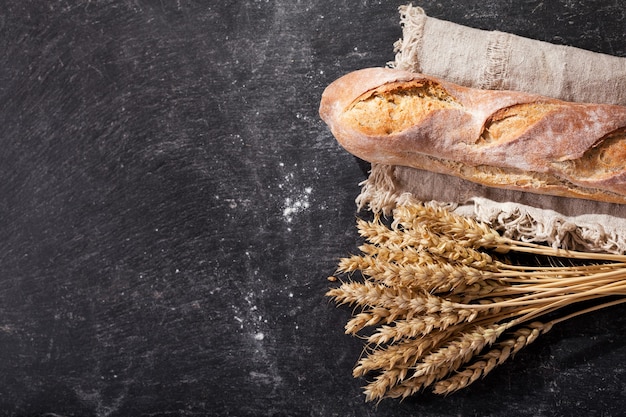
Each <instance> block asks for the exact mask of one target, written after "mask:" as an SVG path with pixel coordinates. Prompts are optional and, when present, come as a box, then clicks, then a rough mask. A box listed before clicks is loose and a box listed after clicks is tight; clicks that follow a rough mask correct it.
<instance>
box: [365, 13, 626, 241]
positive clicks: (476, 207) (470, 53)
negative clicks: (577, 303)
mask: <svg viewBox="0 0 626 417" xmlns="http://www.w3.org/2000/svg"><path fill="white" fill-rule="evenodd" d="M400 23H401V25H402V36H403V38H402V39H400V40H399V41H397V42H396V43H395V45H394V48H395V49H394V50H395V60H394V61H393V62H390V63H389V66H390V67H393V68H398V69H403V70H408V71H414V72H422V73H425V74H428V75H431V76H435V77H439V78H443V79H446V80H448V81H451V82H455V83H457V84H461V85H465V86H468V87H475V88H487V89H510V90H518V91H525V92H529V93H536V94H542V95H546V96H550V97H554V98H557V99H562V100H567V101H579V102H596V103H610V104H621V105H626V82H624V81H626V58H620V57H613V56H609V55H605V54H600V53H596V52H591V51H586V50H582V49H579V48H574V47H569V46H562V45H553V44H550V43H547V42H543V41H538V40H533V39H526V38H523V37H520V36H516V35H512V34H507V33H502V32H497V31H484V30H479V29H474V28H469V27H465V26H462V25H459V24H455V23H452V22H447V21H443V20H439V19H435V18H431V17H429V16H427V15H426V13H425V12H424V10H423V9H421V8H419V7H413V6H411V5H406V6H402V7H400ZM625 163H626V162H625ZM407 201H421V202H426V203H427V204H436V205H445V206H449V207H450V208H451V209H453V210H454V211H456V212H458V213H460V214H463V215H467V216H470V217H474V218H476V219H477V220H480V221H485V222H487V223H489V224H491V226H492V227H494V228H495V229H497V230H499V231H501V232H502V233H503V235H505V236H507V237H511V238H515V239H520V240H526V241H533V242H544V243H547V244H549V245H552V246H553V247H558V248H563V249H572V250H584V251H592V252H608V253H626V205H620V204H613V203H601V202H594V201H590V200H582V199H570V198H563V197H554V196H548V195H539V194H531V193H524V192H519V191H511V190H502V189H496V188H490V187H485V186H482V185H479V184H475V183H471V182H468V181H465V180H462V179H459V178H456V177H452V176H448V175H443V174H436V173H432V172H427V171H422V170H418V169H414V168H408V167H402V166H388V165H380V164H372V168H371V171H370V174H369V177H368V178H367V179H366V180H365V181H364V182H363V183H361V192H360V194H359V196H358V197H357V199H356V203H357V206H358V208H359V209H363V208H367V209H369V210H371V211H373V212H380V213H383V214H385V215H389V214H390V213H391V211H392V209H393V208H394V207H395V206H396V205H398V204H402V203H405V202H407Z"/></svg>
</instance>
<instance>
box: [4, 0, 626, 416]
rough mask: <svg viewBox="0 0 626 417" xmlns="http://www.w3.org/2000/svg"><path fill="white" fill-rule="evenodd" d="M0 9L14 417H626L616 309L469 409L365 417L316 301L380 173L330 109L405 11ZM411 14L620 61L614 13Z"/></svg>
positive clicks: (343, 352)
mask: <svg viewBox="0 0 626 417" xmlns="http://www.w3.org/2000/svg"><path fill="white" fill-rule="evenodd" d="M1 3H2V4H1V7H0V53H1V55H0V59H1V64H0V94H1V97H0V98H1V99H0V126H1V128H0V414H1V415H22V416H38V415H40V416H55V417H56V416H170V415H171V416H175V415H176V416H178V415H180V416H205V415H206V416H228V415H232V416H342V417H343V416H374V415H376V416H418V415H419V416H423V417H427V416H474V415H476V416H485V415H493V416H498V415H507V416H557V415H603V416H617V415H622V414H623V408H624V405H625V403H626V401H625V399H626V308H623V307H621V308H620V307H616V308H612V309H610V310H606V311H602V312H597V313H594V314H592V315H589V316H586V317H581V318H578V319H575V320H572V321H570V322H566V323H563V324H561V325H559V326H557V327H556V328H555V329H553V330H552V331H551V332H550V333H548V334H547V335H545V336H542V337H541V338H540V339H539V340H538V341H537V342H536V343H535V344H534V345H531V346H529V347H528V348H526V349H525V350H523V351H522V352H520V353H519V354H518V355H517V356H516V357H515V358H514V359H513V360H511V361H510V362H509V363H508V364H505V365H503V366H501V367H500V368H499V369H497V370H495V371H494V372H493V373H492V374H491V375H489V376H488V377H487V378H486V379H484V380H481V381H478V382H477V383H476V384H475V385H473V386H472V387H470V388H468V389H467V390H465V391H462V392H460V393H457V394H455V395H452V396H449V397H446V398H441V397H436V396H433V395H430V394H427V393H426V394H423V395H418V396H416V397H415V398H411V399H408V400H406V401H404V402H398V401H395V400H385V401H383V402H381V403H380V404H378V405H377V406H376V405H372V404H366V403H364V397H363V395H362V393H361V386H362V385H363V384H364V383H365V381H363V380H355V379H353V378H352V376H351V369H352V367H353V366H354V364H355V362H356V360H357V359H358V357H359V355H360V353H361V349H362V346H363V342H362V341H361V340H360V339H358V338H353V337H349V336H346V335H344V334H343V325H344V324H345V322H346V320H347V319H348V318H349V316H350V311H349V308H336V307H334V305H333V304H331V303H330V302H329V300H327V299H326V298H325V297H324V293H325V291H326V290H327V288H328V287H329V285H330V284H329V283H328V281H327V280H326V277H327V276H328V275H330V274H332V273H333V272H334V269H335V266H336V262H337V259H338V258H339V257H341V256H344V255H347V254H349V253H351V252H354V251H356V248H357V246H358V245H359V244H360V240H359V237H358V235H357V233H356V229H355V223H354V221H355V217H356V212H355V204H354V198H355V196H356V194H357V193H358V189H359V188H358V183H359V182H360V181H361V180H363V179H364V178H365V170H366V169H367V166H366V165H365V164H363V163H360V162H359V161H357V160H356V159H355V158H353V157H352V156H350V155H348V154H347V153H346V152H344V151H342V150H341V149H340V148H339V146H338V145H337V144H336V142H335V141H334V139H333V138H332V136H331V135H330V133H329V132H328V130H327V128H326V127H325V126H324V125H323V123H322V122H321V121H320V120H319V118H318V116H317V109H318V104H319V98H320V95H321V92H322V90H323V88H324V87H325V86H326V85H327V84H328V83H330V82H331V81H332V80H334V79H335V78H337V77H338V76H340V75H342V74H344V73H346V72H348V71H351V70H355V69H359V68H363V67H367V66H382V65H384V64H385V63H386V62H387V61H389V60H391V59H392V58H393V52H392V44H393V42H394V41H396V40H397V39H398V38H399V37H400V36H401V31H400V27H399V23H398V20H399V16H398V13H397V10H396V9H397V6H399V5H401V4H403V2H400V1H360V2H337V1H330V0H320V1H315V2H303V1H296V0H279V1H270V0H265V1H256V0H255V1H252V0H248V1H242V0H240V1H229V2H209V1H205V2H200V1H189V0H178V1H173V0H172V1H153V2H146V1H141V0H133V1H131V0H123V1H69V0H68V1H50V2H41V1H30V0H29V1H24V0H23V1H8V2H1ZM217 3H221V4H217ZM415 4H416V5H420V6H423V7H424V8H425V9H426V11H427V13H428V14H429V15H431V16H434V17H439V18H443V19H446V20H450V21H453V22H457V23H462V24H466V25H470V26H474V27H478V28H482V29H498V30H503V31H508V32H512V33H516V34H519V35H522V36H527V37H531V38H535V39H540V40H545V41H550V42H555V43H559V44H568V45H574V46H578V47H582V48H586V49H590V50H594V51H600V52H605V53H610V54H614V55H618V56H626V35H625V34H624V27H625V26H626V16H625V14H626V11H625V10H626V2H624V1H621V0H620V1H617V0H606V1H605V0H602V1H573V0H558V1H550V2H543V1H535V0H529V1H523V2H520V1H501V2H498V1H465V2H458V1H449V0H440V1H422V2H417V3H415Z"/></svg>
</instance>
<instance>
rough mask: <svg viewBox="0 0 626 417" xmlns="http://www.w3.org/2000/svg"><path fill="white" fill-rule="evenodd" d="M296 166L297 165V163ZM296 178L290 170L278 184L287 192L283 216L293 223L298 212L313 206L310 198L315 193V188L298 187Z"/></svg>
mask: <svg viewBox="0 0 626 417" xmlns="http://www.w3.org/2000/svg"><path fill="white" fill-rule="evenodd" d="M279 165H280V167H281V168H283V167H284V166H285V165H284V164H283V163H282V162H281V163H280V164H279ZM295 166H296V167H297V164H296V165H295ZM294 178H295V175H294V173H293V172H289V173H287V174H286V175H285V177H284V181H283V182H282V183H280V184H278V188H280V189H281V190H283V191H285V192H286V193H287V196H286V197H285V198H284V200H283V218H284V220H285V221H286V222H287V223H291V222H292V221H293V219H294V217H295V216H296V215H297V214H299V213H302V212H303V211H305V210H307V209H308V208H309V207H310V206H311V203H310V201H309V198H310V196H311V194H312V193H313V188H312V187H304V189H299V188H296V186H295V185H294Z"/></svg>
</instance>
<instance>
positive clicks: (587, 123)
mask: <svg viewBox="0 0 626 417" xmlns="http://www.w3.org/2000/svg"><path fill="white" fill-rule="evenodd" d="M320 116H321V118H322V120H324V121H325V122H326V124H327V125H328V126H329V127H330V129H331V132H332V133H333V135H334V136H335V137H336V139H337V140H338V142H339V143H340V144H341V145H342V146H343V147H344V148H345V149H346V150H347V151H348V152H350V153H352V154H353V155H355V156H357V157H359V158H361V159H364V160H366V161H368V162H372V163H379V164H386V165H401V166H408V167H413V168H419V169H425V170H428V171H433V172H438V173H442V174H450V175H454V176H457V177H460V178H463V179H466V180H469V181H473V182H476V183H479V184H483V185H486V186H491V187H498V188H506V189H513V190H520V191H527V192H532V193H539V194H550V195H557V196H563V197H575V198H584V199H590V200H596V201H603V202H611V203H620V204H626V107H623V106H617V105H608V104H588V103H571V102H565V101H561V100H556V99H552V98H548V97H544V96H540V95H535V94H528V93H523V92H517V91H494V90H480V89H473V88H467V87H462V86H459V85H456V84H453V83H449V82H446V81H444V80H441V79H438V78H435V77H430V76H426V75H422V74H417V73H412V72H406V71H401V70H394V69H389V68H367V69H363V70H359V71H355V72H352V73H349V74H347V75H345V76H343V77H341V78H339V79H338V80H336V81H334V82H333V83H331V84H330V85H329V86H328V87H327V88H326V89H325V91H324V93H323V94H322V100H321V104H320Z"/></svg>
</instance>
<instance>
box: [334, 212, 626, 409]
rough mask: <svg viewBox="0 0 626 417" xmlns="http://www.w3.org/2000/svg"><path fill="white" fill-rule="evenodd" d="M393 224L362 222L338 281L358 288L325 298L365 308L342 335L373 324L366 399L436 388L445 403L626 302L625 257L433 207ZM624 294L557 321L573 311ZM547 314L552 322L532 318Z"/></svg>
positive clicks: (364, 370) (400, 215)
mask: <svg viewBox="0 0 626 417" xmlns="http://www.w3.org/2000/svg"><path fill="white" fill-rule="evenodd" d="M393 216H394V219H393V221H392V223H391V225H390V226H387V225H385V224H384V223H383V222H382V221H381V219H380V217H378V216H374V219H373V220H372V221H365V220H358V221H357V228H358V230H359V233H360V235H361V236H362V237H363V238H364V239H365V240H366V243H364V244H363V245H361V246H360V247H359V249H360V251H361V254H360V255H352V256H349V257H346V258H343V259H341V260H340V261H339V265H338V268H337V274H350V275H353V274H355V273H356V272H360V274H361V277H362V278H363V280H362V281H354V280H349V281H347V282H342V283H341V284H340V285H339V287H336V288H332V289H330V290H329V291H328V292H327V293H326V295H327V296H329V297H331V298H332V299H333V300H334V301H335V302H336V303H337V304H339V305H341V304H348V305H352V306H355V308H358V307H360V311H359V312H355V314H354V316H353V317H352V318H351V319H350V320H349V321H348V323H347V324H346V328H345V330H346V333H348V334H353V335H356V334H358V333H359V332H360V331H361V330H363V329H364V328H366V327H372V326H374V327H375V328H374V330H373V332H372V333H371V335H370V336H367V337H365V339H366V341H367V346H366V349H365V351H364V355H363V356H362V357H361V358H360V359H359V361H358V363H357V365H356V366H355V368H354V370H353V375H354V376H355V377H363V376H365V375H367V374H370V373H374V374H375V377H374V379H373V380H372V381H371V382H370V383H369V384H368V385H367V386H366V387H365V389H364V392H365V396H366V399H367V400H368V401H374V400H381V399H382V398H387V397H391V398H404V397H406V396H409V395H413V394H415V393H417V392H418V391H420V390H422V389H424V388H426V387H429V386H431V385H433V384H434V386H433V391H434V392H435V393H437V394H444V395H445V394H450V393H452V392H455V391H457V390H459V389H462V388H464V387H466V386H468V385H470V384H472V383H473V382H475V381H477V380H478V379H480V378H482V377H484V376H485V375H487V374H488V373H489V372H491V371H492V370H493V369H494V368H496V367H497V366H498V365H501V364H502V363H503V362H504V361H506V360H507V359H508V358H510V357H511V356H512V355H514V354H515V353H517V352H518V351H519V350H521V349H522V348H523V347H525V346H527V345H528V344H530V343H532V342H533V341H534V340H536V338H537V337H538V336H539V335H541V334H543V333H545V332H547V331H548V330H550V328H552V326H553V325H555V324H557V323H560V322H561V321H564V320H569V319H572V318H574V317H576V316H578V315H581V314H587V313H590V312H592V311H596V310H598V309H601V308H607V307H610V306H613V305H616V304H619V303H624V302H626V256H624V255H608V254H600V253H591V254H589V253H582V252H573V251H565V250H559V249H554V248H550V247H547V246H542V245H538V244H535V243H529V242H520V241H513V240H511V239H508V238H505V237H502V236H500V235H499V234H498V233H497V232H496V231H495V230H494V229H492V228H490V227H489V226H488V225H486V224H483V223H479V222H476V221H475V220H473V219H469V218H465V217H462V216H459V215H456V214H454V213H451V212H450V211H448V210H446V209H444V208H439V207H430V206H424V205H421V204H408V205H404V206H399V207H397V208H396V209H395V210H394V212H393ZM495 252H497V253H506V254H507V258H510V257H511V256H514V255H515V254H517V253H522V254H525V253H529V254H533V256H534V257H535V261H536V262H535V263H531V264H513V263H511V262H510V260H508V259H504V258H502V255H497V256H496V257H494V256H492V255H494V253H495ZM511 254H513V255H511ZM519 259H522V260H523V259H524V258H519ZM561 259H573V260H581V259H582V260H584V259H586V261H584V262H588V263H589V264H580V262H579V263H578V264H576V263H573V261H572V262H571V264H570V265H568V264H567V262H565V261H561ZM518 262H519V261H518ZM546 265H548V266H546ZM333 278H334V280H337V279H336V278H335V277H333ZM620 295H621V296H624V297H620V298H618V299H616V300H612V301H608V302H605V303H603V304H597V305H594V306H591V307H588V308H586V309H581V310H574V312H571V313H569V314H567V315H564V316H560V317H559V316H558V312H559V311H561V310H562V309H563V307H566V306H570V305H572V304H574V303H577V302H581V301H591V300H595V299H601V298H605V297H607V296H620ZM548 314H550V315H552V316H555V317H554V318H552V320H550V321H548V322H546V323H541V322H537V321H534V320H537V319H539V318H540V317H542V316H547V315H548ZM528 323H530V324H528ZM511 330H513V331H512V333H507V332H511ZM503 334H509V336H503ZM485 349H486V352H484V350H485Z"/></svg>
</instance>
